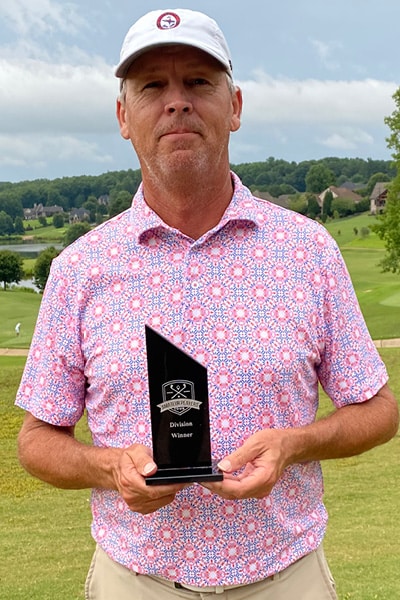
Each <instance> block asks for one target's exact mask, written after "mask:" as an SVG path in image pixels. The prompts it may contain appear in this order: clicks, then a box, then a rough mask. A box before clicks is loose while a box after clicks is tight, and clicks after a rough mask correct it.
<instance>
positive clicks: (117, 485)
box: [18, 413, 184, 514]
mask: <svg viewBox="0 0 400 600" xmlns="http://www.w3.org/2000/svg"><path fill="white" fill-rule="evenodd" d="M18 455H19V460H20V462H21V464H22V466H23V467H24V468H25V469H26V470H27V471H28V472H29V473H30V474H31V475H33V476H34V477H38V478H39V479H41V480H43V481H46V482H47V483H50V484H51V485H54V486H55V487H59V488H64V489H83V488H105V489H111V490H118V491H119V492H120V494H121V496H122V497H123V499H124V500H125V502H126V503H127V504H128V506H129V508H130V509H131V510H133V511H136V512H140V513H142V514H147V513H150V512H153V511H155V510H157V509H159V508H161V507H162V506H165V505H166V504H169V503H170V502H172V500H173V499H174V497H175V494H176V492H177V491H178V490H180V489H182V488H183V487H184V486H182V485H173V486H171V485H169V486H146V484H145V476H146V475H151V474H153V473H155V472H156V470H157V466H156V464H155V463H154V461H153V458H152V454H151V451H150V449H149V448H146V447H145V446H142V445H139V444H135V445H133V446H130V447H129V448H126V449H122V448H97V447H95V446H91V445H87V444H84V443H82V442H80V441H78V440H77V439H76V438H75V437H74V428H73V427H58V426H55V425H51V424H49V423H46V422H44V421H41V420H40V419H37V418H36V417H34V416H33V415H32V414H30V413H26V415H25V420H24V423H23V425H22V428H21V431H20V433H19V436H18Z"/></svg>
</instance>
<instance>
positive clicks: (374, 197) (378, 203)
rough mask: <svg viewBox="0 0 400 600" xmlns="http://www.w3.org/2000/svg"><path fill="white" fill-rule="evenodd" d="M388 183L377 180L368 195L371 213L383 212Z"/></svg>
mask: <svg viewBox="0 0 400 600" xmlns="http://www.w3.org/2000/svg"><path fill="white" fill-rule="evenodd" d="M388 188H389V183H388V182H386V183H385V182H383V181H378V182H377V183H376V184H375V186H374V189H373V190H372V193H371V195H370V197H369V200H370V213H371V215H378V214H379V213H381V212H383V210H384V208H385V205H386V198H387V195H388Z"/></svg>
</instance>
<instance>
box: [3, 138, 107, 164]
mask: <svg viewBox="0 0 400 600" xmlns="http://www.w3.org/2000/svg"><path fill="white" fill-rule="evenodd" d="M55 159H56V160H57V161H59V162H63V161H69V160H72V159H73V160H78V161H79V160H84V161H92V162H94V163H100V164H111V163H112V157H111V156H110V155H109V154H107V153H104V151H102V150H101V149H100V148H99V147H98V145H97V144H96V143H90V142H88V141H87V140H82V139H79V138H77V137H73V136H67V135H64V136H60V135H41V136H40V137H37V136H36V135H20V136H18V138H15V137H14V136H11V135H10V136H7V135H0V166H2V167H7V166H9V167H16V166H20V167H25V166H30V167H34V168H38V167H43V166H44V165H46V163H47V162H48V161H50V160H51V161H54V160H55Z"/></svg>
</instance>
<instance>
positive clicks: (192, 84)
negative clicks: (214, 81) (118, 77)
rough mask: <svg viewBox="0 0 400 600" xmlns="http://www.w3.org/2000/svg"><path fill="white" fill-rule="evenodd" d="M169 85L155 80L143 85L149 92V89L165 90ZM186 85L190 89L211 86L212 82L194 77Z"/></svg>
mask: <svg viewBox="0 0 400 600" xmlns="http://www.w3.org/2000/svg"><path fill="white" fill-rule="evenodd" d="M166 85H167V82H164V81H162V80H161V79H160V80H154V81H148V82H146V83H145V84H144V85H143V89H144V90H147V89H159V88H163V87H165V86H166ZM185 85H186V86H189V87H196V86H199V87H201V86H204V85H210V82H209V81H208V79H205V78H204V77H193V78H189V79H187V80H186V81H185Z"/></svg>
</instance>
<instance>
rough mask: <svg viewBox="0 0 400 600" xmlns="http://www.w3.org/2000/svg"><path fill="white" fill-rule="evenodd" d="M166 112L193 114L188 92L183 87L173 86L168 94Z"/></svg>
mask: <svg viewBox="0 0 400 600" xmlns="http://www.w3.org/2000/svg"><path fill="white" fill-rule="evenodd" d="M165 110H166V112H168V113H169V114H173V113H191V112H192V111H193V104H192V102H191V101H190V99H189V98H188V92H187V90H185V89H184V88H183V87H181V86H177V85H176V86H175V85H174V86H171V88H170V89H169V90H168V92H167V98H166V102H165Z"/></svg>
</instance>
